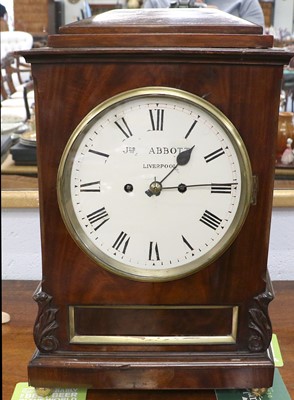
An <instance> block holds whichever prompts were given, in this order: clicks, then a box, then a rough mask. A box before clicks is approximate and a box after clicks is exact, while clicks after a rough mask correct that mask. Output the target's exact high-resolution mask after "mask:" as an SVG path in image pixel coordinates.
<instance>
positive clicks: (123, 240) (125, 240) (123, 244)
mask: <svg viewBox="0 0 294 400" xmlns="http://www.w3.org/2000/svg"><path fill="white" fill-rule="evenodd" d="M129 241H130V237H129V236H127V234H126V233H125V232H121V233H120V234H119V235H118V238H117V239H116V241H115V242H114V243H113V245H112V247H113V248H114V249H115V250H118V251H121V252H122V253H123V254H125V253H126V250H127V247H128V244H129Z"/></svg>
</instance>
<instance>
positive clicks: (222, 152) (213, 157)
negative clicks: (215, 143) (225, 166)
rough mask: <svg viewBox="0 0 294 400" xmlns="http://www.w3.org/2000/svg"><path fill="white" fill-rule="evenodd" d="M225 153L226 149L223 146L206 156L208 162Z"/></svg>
mask: <svg viewBox="0 0 294 400" xmlns="http://www.w3.org/2000/svg"><path fill="white" fill-rule="evenodd" d="M223 154H225V152H224V150H223V148H222V147H220V148H219V149H217V150H215V151H213V152H212V153H210V154H208V155H207V156H205V157H204V159H205V161H206V162H207V163H208V162H210V161H212V160H215V159H216V158H218V157H220V156H221V155H223Z"/></svg>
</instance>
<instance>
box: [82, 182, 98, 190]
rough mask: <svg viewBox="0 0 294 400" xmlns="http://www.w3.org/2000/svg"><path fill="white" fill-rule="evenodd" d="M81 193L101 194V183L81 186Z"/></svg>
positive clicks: (88, 183)
mask: <svg viewBox="0 0 294 400" xmlns="http://www.w3.org/2000/svg"><path fill="white" fill-rule="evenodd" d="M80 192H100V181H96V182H87V183H82V184H80Z"/></svg>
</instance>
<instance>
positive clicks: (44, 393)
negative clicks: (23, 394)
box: [36, 388, 53, 397]
mask: <svg viewBox="0 0 294 400" xmlns="http://www.w3.org/2000/svg"><path fill="white" fill-rule="evenodd" d="M36 393H37V395H38V396H41V397H46V396H50V395H51V394H52V393H53V389H49V388H36Z"/></svg>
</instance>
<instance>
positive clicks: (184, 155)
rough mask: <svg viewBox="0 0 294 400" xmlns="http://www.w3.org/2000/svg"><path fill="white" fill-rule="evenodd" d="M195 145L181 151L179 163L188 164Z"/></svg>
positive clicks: (178, 157)
mask: <svg viewBox="0 0 294 400" xmlns="http://www.w3.org/2000/svg"><path fill="white" fill-rule="evenodd" d="M194 147H195V145H194V146H193V147H191V149H188V150H185V151H181V152H180V153H179V154H178V156H177V165H186V164H188V162H189V161H190V158H191V153H192V150H193V149H194Z"/></svg>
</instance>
